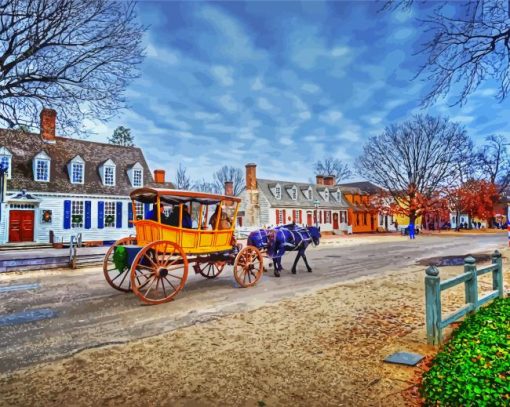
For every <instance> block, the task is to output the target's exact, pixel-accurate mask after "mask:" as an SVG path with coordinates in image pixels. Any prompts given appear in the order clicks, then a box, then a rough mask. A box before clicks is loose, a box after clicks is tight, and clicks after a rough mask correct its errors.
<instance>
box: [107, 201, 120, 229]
mask: <svg viewBox="0 0 510 407" xmlns="http://www.w3.org/2000/svg"><path fill="white" fill-rule="evenodd" d="M107 216H113V221H112V224H111V225H107V223H106V217H107ZM116 225H117V205H116V202H115V201H105V203H104V227H105V228H115V227H116Z"/></svg>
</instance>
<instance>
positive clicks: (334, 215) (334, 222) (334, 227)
mask: <svg viewBox="0 0 510 407" xmlns="http://www.w3.org/2000/svg"><path fill="white" fill-rule="evenodd" d="M333 229H338V213H334V214H333Z"/></svg>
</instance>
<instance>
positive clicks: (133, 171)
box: [127, 162, 143, 188]
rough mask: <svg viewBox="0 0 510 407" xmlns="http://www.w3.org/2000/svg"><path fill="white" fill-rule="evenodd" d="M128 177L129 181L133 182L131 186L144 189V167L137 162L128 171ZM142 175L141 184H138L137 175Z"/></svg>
mask: <svg viewBox="0 0 510 407" xmlns="http://www.w3.org/2000/svg"><path fill="white" fill-rule="evenodd" d="M127 173H128V177H129V181H130V182H131V186H133V187H134V188H141V187H143V166H142V165H141V164H140V163H139V162H137V163H136V164H134V165H133V166H132V167H131V168H129V169H128V172H127ZM137 173H139V174H140V182H139V183H138V182H136V178H137V177H136V174H137Z"/></svg>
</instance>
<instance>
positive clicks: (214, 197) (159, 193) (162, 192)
mask: <svg viewBox="0 0 510 407" xmlns="http://www.w3.org/2000/svg"><path fill="white" fill-rule="evenodd" d="M129 196H130V197H131V199H134V200H136V201H139V202H143V203H154V202H156V201H157V198H158V197H159V198H160V200H161V202H164V203H168V204H171V205H176V204H180V203H188V202H199V203H201V204H204V205H214V204H217V203H219V202H222V201H230V202H241V199H240V198H238V197H235V196H229V195H219V194H209V193H205V192H196V191H183V190H180V189H160V188H139V189H135V190H134V191H132V192H131V194H129Z"/></svg>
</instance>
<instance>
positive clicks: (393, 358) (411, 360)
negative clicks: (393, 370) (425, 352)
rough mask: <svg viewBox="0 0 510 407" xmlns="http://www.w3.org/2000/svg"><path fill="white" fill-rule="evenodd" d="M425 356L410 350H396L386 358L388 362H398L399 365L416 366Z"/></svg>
mask: <svg viewBox="0 0 510 407" xmlns="http://www.w3.org/2000/svg"><path fill="white" fill-rule="evenodd" d="M424 357H425V356H422V355H418V354H417V353H410V352H396V353H393V354H392V355H390V356H388V357H387V358H386V359H384V361H385V362H387V363H396V364H399V365H407V366H416V365H417V364H418V362H419V361H420V360H422V359H423V358H424Z"/></svg>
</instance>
